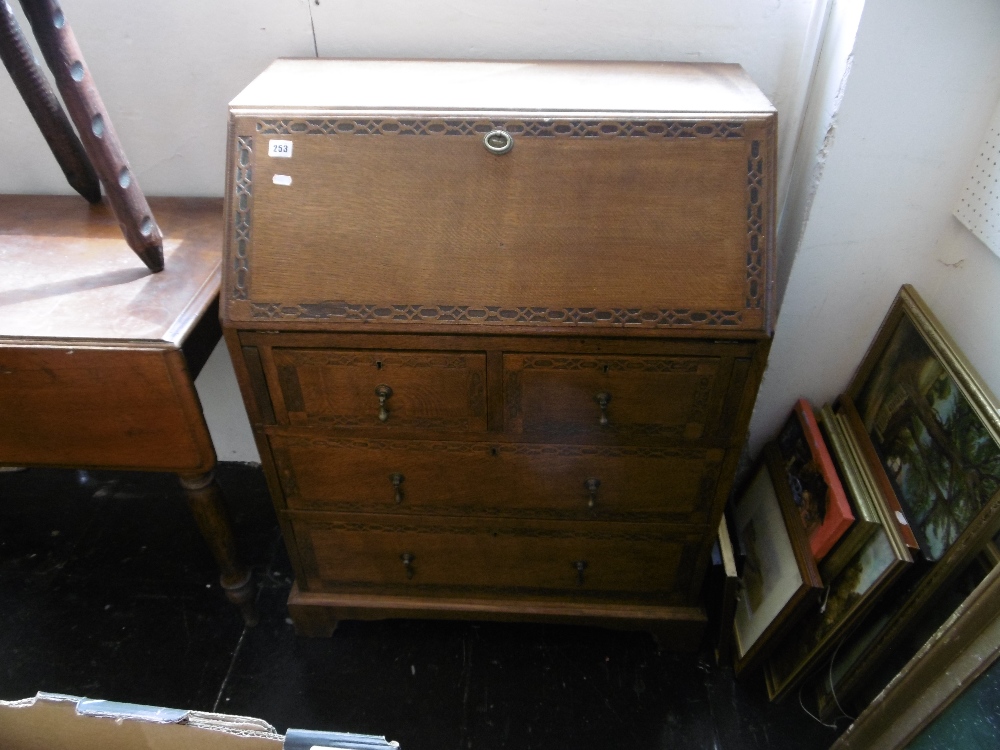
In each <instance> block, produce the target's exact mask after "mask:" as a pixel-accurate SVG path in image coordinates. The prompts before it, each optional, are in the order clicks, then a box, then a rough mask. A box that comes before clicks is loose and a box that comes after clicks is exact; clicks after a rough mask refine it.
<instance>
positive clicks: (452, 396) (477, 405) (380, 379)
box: [271, 348, 486, 431]
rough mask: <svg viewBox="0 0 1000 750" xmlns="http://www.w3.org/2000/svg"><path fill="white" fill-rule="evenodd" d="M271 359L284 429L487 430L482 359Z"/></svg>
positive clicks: (332, 352) (307, 352)
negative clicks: (281, 408)
mask: <svg viewBox="0 0 1000 750" xmlns="http://www.w3.org/2000/svg"><path fill="white" fill-rule="evenodd" d="M271 357H272V359H273V364H274V372H275V373H276V376H277V380H278V382H277V384H272V391H273V390H274V389H275V388H276V389H277V391H278V392H279V394H280V396H281V403H283V404H284V411H285V415H287V418H286V419H285V420H283V421H285V423H286V424H291V425H310V424H315V425H325V426H333V427H378V428H384V429H387V430H392V429H426V430H445V431H449V430H455V431H477V430H485V429H486V355H485V354H484V353H482V352H422V351H409V352H407V351H402V352H400V351H376V350H343V349H305V348H303V349H294V348H275V349H273V350H271ZM279 420H280V416H279Z"/></svg>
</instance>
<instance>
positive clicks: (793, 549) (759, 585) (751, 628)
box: [733, 443, 823, 676]
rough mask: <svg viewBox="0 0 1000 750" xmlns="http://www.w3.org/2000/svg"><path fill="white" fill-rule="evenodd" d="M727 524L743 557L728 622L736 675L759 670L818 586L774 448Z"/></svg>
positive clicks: (765, 456) (811, 603) (767, 451)
mask: <svg viewBox="0 0 1000 750" xmlns="http://www.w3.org/2000/svg"><path fill="white" fill-rule="evenodd" d="M733 520H734V525H735V527H736V533H737V535H738V537H739V538H740V540H741V541H742V543H743V545H744V547H745V548H746V552H747V557H746V561H745V562H744V565H743V573H742V575H741V577H740V595H739V597H738V601H737V605H736V612H735V615H734V617H733V669H734V672H735V673H736V675H737V676H739V675H740V674H742V673H743V672H745V671H748V670H753V669H755V668H756V667H758V666H759V665H761V664H762V663H763V661H764V659H766V658H767V656H768V654H769V653H770V651H771V649H772V648H773V647H774V644H775V643H776V642H777V641H778V639H779V638H780V636H781V635H782V634H784V633H785V632H787V631H788V629H789V628H790V627H791V626H792V625H794V624H795V623H796V622H797V621H798V620H799V619H800V617H801V616H802V614H803V613H804V612H805V611H806V610H807V609H808V608H810V607H814V608H815V607H816V606H817V605H816V602H817V599H818V595H819V592H820V591H822V588H823V582H822V580H821V579H820V576H819V570H818V569H817V567H816V560H815V559H814V558H813V555H812V551H811V550H810V548H809V540H808V537H807V536H806V532H805V528H804V527H803V526H802V523H801V522H800V520H799V511H798V508H797V507H796V506H795V502H794V500H793V499H792V493H791V490H790V489H789V486H788V482H787V480H786V477H785V468H784V462H783V460H782V457H781V454H780V453H779V451H778V449H777V446H776V445H775V444H774V443H769V444H768V445H766V446H765V447H764V451H763V460H762V461H761V463H760V466H759V467H758V468H757V471H756V473H755V474H754V476H753V479H752V481H751V482H750V484H749V486H748V487H747V489H746V491H745V492H744V493H743V494H742V495H741V496H740V497H739V498H738V499H737V501H736V503H735V504H734V507H733Z"/></svg>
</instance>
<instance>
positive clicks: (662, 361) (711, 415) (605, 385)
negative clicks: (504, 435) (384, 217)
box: [503, 354, 732, 441]
mask: <svg viewBox="0 0 1000 750" xmlns="http://www.w3.org/2000/svg"><path fill="white" fill-rule="evenodd" d="M503 365H504V376H503V378H504V380H503V387H504V426H505V430H506V431H507V432H510V433H514V434H516V435H525V436H538V437H541V438H542V439H547V440H552V441H559V440H560V439H567V440H568V439H583V440H607V439H609V438H610V439H613V440H616V441H629V440H648V439H660V440H662V439H668V440H699V439H701V438H704V437H708V436H710V435H712V434H714V433H716V432H717V431H718V429H719V426H720V425H719V422H720V419H721V417H722V413H723V406H724V402H725V397H726V391H727V388H728V385H729V380H730V375H731V372H732V366H731V360H728V359H726V358H724V357H681V356H678V357H642V356H585V355H564V354H505V355H504V358H503Z"/></svg>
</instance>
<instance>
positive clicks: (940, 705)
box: [831, 567, 1000, 750]
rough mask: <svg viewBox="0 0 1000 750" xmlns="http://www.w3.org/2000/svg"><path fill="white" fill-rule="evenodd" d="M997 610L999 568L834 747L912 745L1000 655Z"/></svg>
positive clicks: (893, 748)
mask: <svg viewBox="0 0 1000 750" xmlns="http://www.w3.org/2000/svg"><path fill="white" fill-rule="evenodd" d="M998 610H1000V567H996V568H994V569H993V571H992V572H991V573H990V574H989V575H987V576H986V578H984V579H983V581H982V582H981V583H980V584H979V586H977V587H976V589H975V591H973V592H972V594H971V595H970V596H969V597H968V598H967V599H966V600H965V602H963V604H962V605H961V606H960V607H959V608H958V609H957V610H956V611H955V612H954V613H953V614H952V616H951V617H949V618H948V620H947V621H946V622H945V623H944V625H942V626H941V627H940V628H939V629H938V631H937V632H936V633H935V634H934V635H933V636H932V637H931V638H930V640H928V641H927V643H925V644H924V646H923V647H922V648H921V649H920V651H919V652H917V654H916V655H915V656H914V657H913V658H912V659H910V661H909V662H908V663H907V665H906V666H905V667H904V668H903V669H902V670H901V671H900V672H899V673H898V674H897V675H896V676H895V677H894V678H893V680H892V681H891V682H890V683H889V684H888V686H886V688H885V689H884V690H883V691H882V692H881V693H880V695H879V698H878V700H875V701H872V703H871V704H870V705H869V706H868V708H866V709H865V710H864V712H863V713H862V714H861V715H860V716H858V718H857V719H856V720H855V721H854V723H853V724H852V725H851V726H850V727H849V728H848V729H847V731H846V732H844V733H843V734H842V735H841V736H840V737H839V738H838V739H837V741H836V742H835V743H834V744H833V746H832V748H831V750H855V748H857V749H858V750H861V748H871V747H877V748H882V749H883V750H897V748H898V749H901V748H904V747H910V746H911V744H912V743H913V742H914V740H915V739H916V738H917V737H918V736H919V735H920V733H921V732H922V731H924V730H925V729H926V728H927V726H928V725H929V724H930V723H931V722H932V721H934V719H936V718H937V717H938V716H940V715H941V714H942V713H944V712H945V711H946V710H947V709H948V707H949V706H950V705H952V703H953V702H954V701H956V699H960V698H961V696H962V694H963V691H965V690H966V689H967V688H968V687H969V686H970V685H972V686H975V685H976V684H977V683H976V680H977V678H978V677H980V676H982V675H984V674H985V673H986V672H987V671H988V670H989V668H990V666H991V665H993V664H995V663H996V660H997V657H1000V618H997V611H998ZM987 718H989V717H987Z"/></svg>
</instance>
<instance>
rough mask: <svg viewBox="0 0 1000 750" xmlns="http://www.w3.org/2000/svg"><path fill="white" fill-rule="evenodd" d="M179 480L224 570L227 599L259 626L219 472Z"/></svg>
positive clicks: (182, 477) (244, 616)
mask: <svg viewBox="0 0 1000 750" xmlns="http://www.w3.org/2000/svg"><path fill="white" fill-rule="evenodd" d="M178 479H180V483H181V487H183V488H184V492H185V494H186V495H187V501H188V506H189V507H190V508H191V512H192V513H193V514H194V519H195V522H196V523H197V524H198V528H199V530H200V531H201V535H202V536H203V537H204V538H205V541H206V542H208V546H209V549H211V550H212V555H213V556H214V557H215V561H216V562H217V563H218V565H219V569H220V570H221V571H222V573H221V575H220V576H219V583H220V584H221V585H222V589H223V590H224V591H225V592H226V598H227V599H229V601H231V602H232V603H233V604H235V605H236V606H237V607H239V609H240V612H241V613H242V615H243V620H244V622H246V624H247V625H256V624H257V620H258V615H257V607H256V603H255V601H254V594H255V591H254V586H253V581H252V578H251V575H250V569H249V568H248V567H247V566H246V565H244V564H243V563H242V561H241V560H240V559H239V556H238V555H237V553H236V541H235V539H234V538H233V530H232V527H231V526H230V525H229V519H228V518H227V516H226V510H225V508H224V507H223V505H222V493H221V491H220V490H219V483H218V482H217V481H216V480H215V472H214V471H209V472H207V473H205V474H180V475H178Z"/></svg>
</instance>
